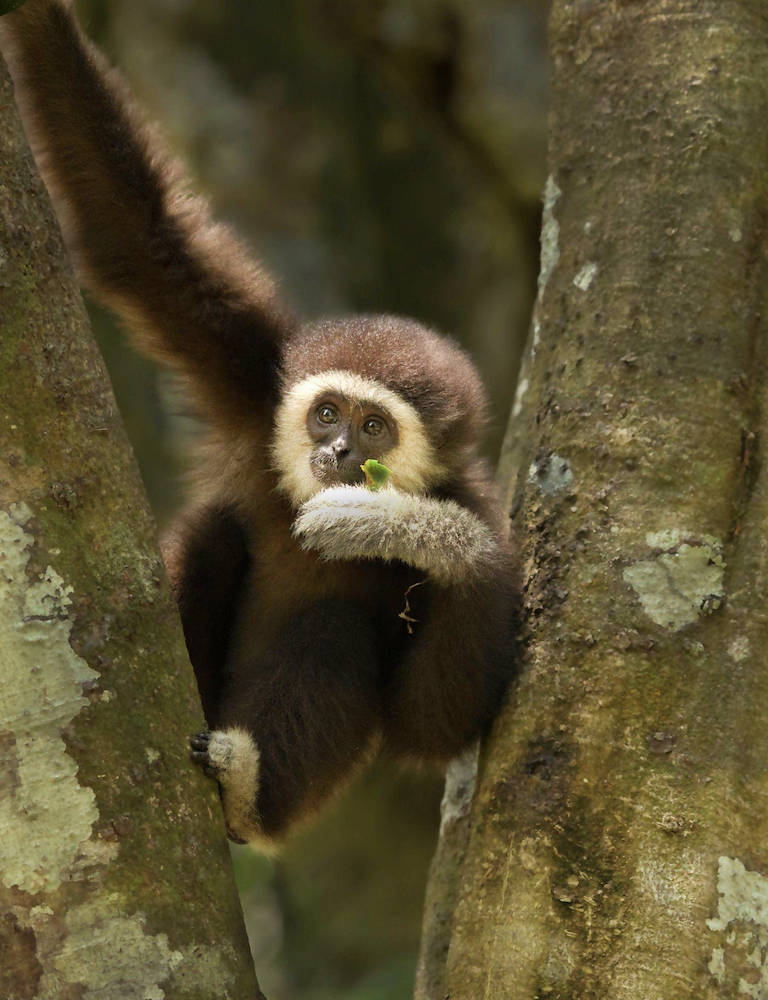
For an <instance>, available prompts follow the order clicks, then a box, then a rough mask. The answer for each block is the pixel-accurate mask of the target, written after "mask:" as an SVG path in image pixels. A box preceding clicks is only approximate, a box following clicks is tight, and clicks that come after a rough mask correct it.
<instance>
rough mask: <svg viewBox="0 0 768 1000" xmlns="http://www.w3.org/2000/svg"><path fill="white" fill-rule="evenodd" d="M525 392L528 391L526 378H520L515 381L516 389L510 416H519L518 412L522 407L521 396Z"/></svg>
mask: <svg viewBox="0 0 768 1000" xmlns="http://www.w3.org/2000/svg"><path fill="white" fill-rule="evenodd" d="M526 392H528V379H527V378H520V379H518V382H517V390H516V392H515V402H514V404H513V406H512V416H513V417H519V416H520V412H521V410H522V409H523V398H524V397H525V394H526Z"/></svg>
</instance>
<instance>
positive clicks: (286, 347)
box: [0, 0, 514, 846]
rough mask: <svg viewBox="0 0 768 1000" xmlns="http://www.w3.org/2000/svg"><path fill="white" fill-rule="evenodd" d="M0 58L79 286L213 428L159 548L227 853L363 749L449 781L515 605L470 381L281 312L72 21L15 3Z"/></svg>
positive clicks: (374, 335) (386, 339)
mask: <svg viewBox="0 0 768 1000" xmlns="http://www.w3.org/2000/svg"><path fill="white" fill-rule="evenodd" d="M0 40H1V41H2V47H3V52H4V54H5V56H6V58H7V61H8V63H9V66H10V68H11V72H12V75H13V78H14V82H15V87H16V92H17V97H18V102H19V106H20V108H21V110H22V114H23V118H24V123H25V127H26V130H27V133H28V135H29V137H30V140H31V142H32V145H33V149H34V152H35V156H36V158H37V162H38V164H39V167H40V170H41V172H42V174H43V176H44V178H45V180H46V183H47V185H48V188H49V190H50V192H51V195H52V197H53V199H54V203H55V205H56V208H57V212H58V214H59V217H60V219H61V222H62V225H63V228H64V232H65V236H66V239H67V243H68V246H69V249H70V251H71V254H72V257H73V259H74V261H75V263H76V266H77V268H78V270H79V273H80V275H81V276H82V280H83V282H84V283H85V284H86V285H87V286H88V287H90V288H91V289H93V291H94V292H95V293H96V294H97V295H98V296H99V297H100V298H102V299H103V300H104V301H106V302H107V303H108V304H109V305H111V306H112V307H113V308H114V309H116V310H117V311H118V312H119V313H121V314H122V315H123V316H124V317H125V318H126V320H127V323H128V326H129V327H130V328H131V329H132V330H133V331H134V332H135V336H136V341H137V343H138V345H139V347H140V348H141V349H143V350H144V351H146V352H147V353H148V354H150V355H152V356H153V357H155V358H158V359H160V361H162V362H165V363H167V364H168V365H171V366H172V367H173V368H175V369H176V370H177V371H178V372H179V373H180V374H181V376H182V377H183V378H184V379H185V381H186V383H187V385H188V390H189V393H190V396H191V398H192V399H193V401H194V403H195V404H196V405H197V407H198V408H199V411H200V412H201V414H202V415H203V416H204V417H205V418H206V419H207V421H208V424H209V426H210V431H209V433H208V435H207V438H206V439H205V441H204V442H203V443H201V445H200V447H199V450H198V454H197V457H196V469H197V474H196V477H195V484H194V486H193V488H192V489H191V492H190V496H189V500H188V505H187V508H186V510H185V511H184V512H183V513H182V514H181V516H180V517H179V519H178V521H177V523H176V525H175V527H174V528H173V530H172V531H171V533H170V537H169V538H168V539H167V540H166V543H165V546H164V553H165V557H166V562H167V566H168V570H169V573H170V576H171V580H172V583H173V586H174V590H175V593H176V596H177V599H178V604H179V608H180V611H181V616H182V622H183V625H184V632H185V636H186V640H187V644H188V647H189V653H190V657H191V660H192V663H193V665H194V669H195V672H196V676H197V681H198V686H199V689H200V695H201V698H202V703H203V710H204V713H205V717H206V721H207V724H208V726H209V729H208V730H207V731H206V732H203V733H198V734H197V735H195V736H193V737H192V738H191V740H190V744H191V754H192V756H193V758H194V759H195V760H196V761H197V762H198V763H200V764H201V765H202V766H203V767H204V768H205V769H206V771H208V772H209V773H210V774H212V775H213V776H215V778H216V779H217V780H218V782H219V787H220V790H221V797H222V801H223V804H224V811H225V815H226V820H227V827H228V831H229V834H230V836H231V837H232V838H233V839H235V840H238V841H253V842H257V843H260V844H261V845H263V846H264V845H266V846H269V845H270V844H274V843H275V842H277V841H279V840H280V839H281V838H282V837H283V835H284V834H285V832H286V830H287V829H288V828H289V827H290V825H291V824H292V823H293V822H295V821H296V820H297V819H298V818H300V817H301V816H303V815H306V814H308V813H310V812H311V811H313V810H314V809H316V808H317V807H318V806H319V805H320V804H321V803H322V802H323V801H324V800H325V799H327V798H328V796H329V794H330V793H331V792H332V791H333V790H334V789H335V788H336V787H337V786H338V785H339V784H340V783H341V782H342V781H343V780H344V779H345V777H347V776H348V775H350V774H351V773H352V772H353V771H354V770H355V769H356V767H358V766H359V764H360V763H361V762H362V761H363V760H365V759H366V758H367V757H368V756H370V754H371V753H372V751H373V750H374V749H376V748H378V747H381V748H382V749H383V751H384V752H387V753H390V754H393V755H396V756H398V757H404V758H415V759H428V760H434V761H439V762H445V761H448V760H450V759H451V758H452V757H454V756H456V755H457V754H459V753H461V752H462V751H463V750H464V749H465V748H466V747H467V746H468V745H470V744H471V743H472V742H473V741H475V740H476V739H477V738H478V737H479V736H480V735H481V734H482V733H483V732H484V731H485V730H486V729H487V727H488V726H489V724H490V722H491V721H492V719H493V717H494V714H495V713H496V711H497V710H498V707H499V704H500V700H501V698H502V695H503V692H504V689H505V686H506V684H507V681H508V678H509V676H510V674H511V672H512V669H513V662H514V654H513V642H512V640H513V628H512V618H513V607H514V588H513V585H512V579H513V574H512V566H511V556H510V552H509V550H508V547H507V543H506V541H505V517H504V512H503V511H502V509H501V507H500V504H499V501H498V499H497V497H496V494H495V492H494V489H493V486H492V481H491V477H490V473H489V470H488V469H487V467H486V465H485V463H484V462H483V461H482V460H481V459H480V458H478V455H477V446H478V441H479V438H480V435H481V432H482V427H483V414H484V410H485V396H484V391H483V388H482V385H481V383H480V379H479V377H478V375H477V372H476V370H475V368H474V366H473V364H472V363H471V361H470V360H469V358H468V357H467V355H466V354H465V353H464V352H463V351H462V350H461V349H460V348H459V347H458V346H457V345H455V344H454V343H453V342H451V341H450V340H449V339H446V338H444V337H442V336H440V335H438V334H437V333H435V332H433V331H431V330H429V329H426V328H424V327H423V326H421V325H419V324H418V323H416V322H413V321H411V320H405V319H400V318H396V317H392V316H359V317H353V318H350V319H336V320H330V321H327V322H321V323H312V324H303V323H301V322H299V321H298V320H297V319H296V318H295V317H294V316H293V315H292V314H291V313H290V312H289V311H287V310H286V309H285V308H284V307H283V306H282V305H281V303H280V302H279V300H278V297H277V295H276V292H275V288H274V285H273V283H272V281H271V279H270V278H269V277H268V275H266V274H265V272H264V271H263V270H262V268H261V267H260V266H259V265H258V264H255V263H253V262H252V261H251V260H249V258H248V255H247V253H246V251H245V249H244V248H243V247H242V246H241V245H240V244H239V243H238V242H237V241H236V240H235V239H234V238H233V237H232V236H231V234H230V233H229V232H228V231H227V230H226V229H224V228H223V227H221V226H219V225H216V224H214V223H212V222H211V221H210V219H209V215H208V210H207V207H206V205H205V204H204V203H203V202H201V201H200V200H199V199H197V198H194V197H192V196H190V194H189V193H188V191H187V190H186V186H185V184H184V181H183V176H182V173H181V171H180V169H179V167H178V166H177V165H176V164H175V163H174V162H173V161H172V160H171V159H170V158H169V157H168V155H167V154H166V153H165V152H164V150H163V148H162V146H161V144H160V143H159V142H158V140H157V138H156V136H155V134H154V132H153V131H152V130H150V129H149V128H148V127H147V126H145V125H144V124H143V123H142V122H141V119H140V116H139V115H138V113H137V111H136V109H135V108H134V107H133V105H132V104H131V101H130V98H129V96H128V94H127V92H126V89H125V86H124V84H123V83H122V81H121V79H120V78H119V77H118V76H117V75H116V74H115V73H114V72H113V71H112V70H110V69H109V67H108V66H107V64H106V62H105V60H104V58H103V56H102V55H101V54H100V53H99V52H98V51H97V50H95V49H94V48H93V46H92V45H90V44H89V42H88V41H87V40H86V39H85V38H84V37H83V35H82V34H81V32H80V31H79V29H78V27H77V24H76V22H75V20H74V17H73V14H72V10H71V7H70V3H69V0H26V3H24V4H23V5H22V6H21V7H20V8H19V9H18V10H16V11H14V12H13V13H10V14H8V15H6V16H4V17H3V18H2V20H0ZM370 458H375V459H377V460H380V461H381V462H382V463H383V464H385V465H386V466H387V467H388V468H389V469H390V470H391V476H390V478H389V480H388V482H387V484H386V486H385V488H382V489H380V490H377V491H373V490H370V489H367V488H366V485H365V483H364V477H363V472H362V470H361V465H362V464H363V463H365V462H366V461H367V460H368V459H370Z"/></svg>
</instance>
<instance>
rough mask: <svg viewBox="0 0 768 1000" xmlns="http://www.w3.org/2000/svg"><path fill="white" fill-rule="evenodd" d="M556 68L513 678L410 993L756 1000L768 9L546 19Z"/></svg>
mask: <svg viewBox="0 0 768 1000" xmlns="http://www.w3.org/2000/svg"><path fill="white" fill-rule="evenodd" d="M551 52H552V58H553V69H554V80H553V83H554V93H553V117H552V129H551V144H550V167H551V176H550V179H549V181H548V184H547V191H546V199H545V216H544V226H543V234H542V273H541V278H540V283H539V299H538V302H537V307H536V312H535V316H534V324H533V334H532V344H531V349H530V353H529V357H528V360H527V363H526V366H525V368H524V371H523V376H522V378H521V382H520V385H519V390H518V397H517V402H516V405H515V414H514V417H513V422H512V426H511V430H510V433H509V435H508V439H507V446H506V451H505V456H504V462H503V466H502V468H503V470H504V475H506V476H509V477H512V476H513V474H514V472H515V470H517V473H518V474H517V476H516V479H515V482H514V483H512V482H511V481H510V487H511V488H510V493H512V492H513V491H514V499H513V500H512V502H511V513H512V525H513V533H514V536H515V538H516V540H517V545H518V547H519V550H520V566H521V571H522V578H523V586H524V616H525V638H526V654H525V661H524V664H523V667H522V673H521V677H520V680H519V683H518V685H517V686H516V688H515V690H514V691H513V692H512V695H511V697H510V699H509V703H508V705H507V707H506V709H505V711H504V713H503V715H502V716H501V718H500V719H499V720H498V724H497V725H496V727H495V730H494V733H493V735H492V738H491V739H490V741H489V743H488V745H487V746H486V747H485V748H484V753H483V755H482V757H481V765H480V769H479V774H478V780H477V790H476V793H475V797H474V801H473V804H472V808H471V813H470V816H469V820H461V819H460V818H459V819H458V820H457V819H456V818H455V813H454V814H451V816H449V820H450V822H449V824H448V827H449V829H452V830H453V833H454V835H455V827H454V826H452V824H453V823H455V822H459V823H464V827H465V830H466V831H468V836H466V837H465V838H464V841H463V843H461V844H460V845H459V848H457V847H456V844H455V843H454V844H453V845H452V846H451V845H450V844H449V845H448V846H447V847H446V849H445V853H446V855H447V858H448V860H447V861H444V862H442V864H438V873H437V874H438V876H441V877H443V878H444V877H445V872H446V867H450V864H451V862H453V861H455V859H456V857H457V856H459V857H460V856H463V858H464V860H463V864H461V869H460V876H459V879H460V885H459V887H458V889H456V887H455V885H454V887H453V889H452V890H451V891H452V892H453V894H454V896H455V897H456V898H458V903H457V904H456V905H455V906H454V907H453V908H452V909H451V911H450V912H449V914H448V915H447V916H446V914H445V913H442V929H440V928H436V927H435V924H434V921H433V922H432V923H428V930H429V931H430V935H431V936H430V937H428V941H429V943H430V949H431V950H425V954H424V956H423V963H422V982H421V985H420V988H419V989H420V992H419V996H420V997H422V998H425V997H430V1000H438V998H439V1000H442V998H443V997H444V996H450V997H451V1000H478V998H481V997H482V998H489V1000H490V998H504V1000H518V998H519V1000H533V998H535V997H542V998H543V997H552V998H562V1000H566V998H567V1000H577V998H587V997H589V998H592V1000H594V998H602V997H604V998H606V1000H607V998H609V997H610V998H611V1000H649V998H653V1000H672V998H677V997H682V996H686V997H697V998H706V997H711V998H719V997H736V996H743V997H755V998H765V997H768V957H767V952H766V945H768V836H767V835H766V834H767V833H768V812H767V810H766V802H767V801H768V753H767V752H766V748H767V747H768V740H767V739H766V732H768V670H767V669H766V650H768V613H767V612H766V609H767V608H768V461H767V459H768V454H766V451H767V450H768V414H767V413H766V408H765V393H766V388H767V386H768V379H767V378H766V332H767V327H766V317H767V316H768V254H767V252H766V251H767V249H768V247H767V236H768V234H767V232H766V222H767V220H768V127H766V123H767V122H768V11H767V10H766V6H765V4H764V3H762V2H760V0H734V2H732V3H729V4H722V3H719V2H717V0H648V2H646V3H643V4H630V3H624V2H618V0H617V2H608V3H602V4H594V3H592V2H591V0H556V2H555V4H554V9H553V15H552V21H551ZM449 881H450V880H449ZM434 885H436V886H437V885H438V883H437V882H435V883H434ZM438 891H439V886H438Z"/></svg>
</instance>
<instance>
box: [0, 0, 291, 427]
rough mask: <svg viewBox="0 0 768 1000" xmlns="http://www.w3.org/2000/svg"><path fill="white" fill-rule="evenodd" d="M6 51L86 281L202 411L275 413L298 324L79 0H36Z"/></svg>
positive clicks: (15, 19) (9, 23)
mask: <svg viewBox="0 0 768 1000" xmlns="http://www.w3.org/2000/svg"><path fill="white" fill-rule="evenodd" d="M0 2H4V3H8V2H9V0H0ZM0 48H2V52H3V55H4V56H5V57H6V60H7V61H8V64H9V67H10V70H11V73H12V76H13V79H14V84H15V86H16V93H17V97H18V103H19V107H20V109H21V112H22V117H23V120H24V125H25V128H26V131H27V134H28V136H29V137H30V141H31V143H32V147H33V151H34V153H35V157H36V159H37V163H38V166H39V168H40V170H41V173H42V175H43V178H44V180H45V182H46V184H47V185H48V188H49V190H50V192H51V195H52V197H53V200H54V204H55V207H56V209H57V212H58V214H59V218H60V219H61V222H62V226H63V229H64V234H65V237H66V240H67V243H68V247H69V249H70V252H71V253H72V256H73V259H74V262H75V265H76V267H77V269H78V273H79V274H80V276H81V278H82V280H83V281H84V283H85V284H86V285H88V286H89V287H90V288H91V289H93V291H94V293H95V294H96V295H97V296H98V297H100V298H101V299H102V300H104V301H106V303H107V304H109V305H112V306H113V307H114V308H116V309H117V310H118V311H119V312H120V313H121V314H122V315H123V316H124V317H125V319H126V320H127V322H128V324H129V326H130V327H131V329H132V330H133V331H134V332H135V335H136V340H137V342H138V344H139V346H140V347H141V348H143V349H144V350H145V351H146V353H148V354H150V355H152V356H154V357H156V358H158V359H159V360H161V361H163V362H165V363H167V364H170V365H171V366H173V367H174V368H176V369H177V370H179V371H180V372H181V373H182V374H183V375H185V376H186V377H187V378H188V380H189V381H190V383H191V386H192V390H193V395H194V398H195V400H196V402H197V404H198V405H199V407H200V409H201V411H202V412H203V415H204V416H206V417H208V418H209V419H212V420H213V421H215V422H217V423H219V424H223V425H225V426H228V425H233V424H234V425H235V426H236V427H237V426H239V425H242V424H243V423H247V422H251V421H252V420H253V417H254V415H256V414H259V411H261V413H262V414H263V411H264V410H265V409H266V410H269V411H271V408H272V407H273V406H274V403H275V400H276V398H277V391H278V390H277V377H278V367H279V362H280V358H281V355H282V350H283V343H284V341H285V339H286V338H287V337H288V336H290V334H291V333H292V332H293V329H294V323H293V320H292V319H291V318H290V317H289V316H288V315H287V314H286V313H285V312H284V311H283V310H282V309H281V308H280V306H279V305H278V303H277V299H276V294H275V287H274V284H273V282H272V280H271V278H270V277H269V276H268V275H267V274H266V273H265V272H264V271H263V270H262V268H261V267H260V266H259V265H258V264H256V263H254V262H253V261H251V260H250V259H249V256H248V254H247V252H246V250H245V248H244V247H243V246H242V245H241V244H240V243H238V242H237V241H236V240H235V239H234V238H233V237H232V235H231V234H230V233H229V232H228V231H227V229H226V228H225V227H223V226H220V225H217V224H215V223H213V222H212V221H211V219H210V216H209V213H208V208H207V205H206V204H205V202H204V201H203V200H202V199H200V198H197V197H193V196H192V195H190V194H189V192H188V190H187V185H186V182H185V179H184V177H183V173H182V171H181V169H180V168H179V166H178V165H177V164H176V163H175V162H174V161H173V160H172V159H171V158H170V157H169V156H168V155H167V154H166V152H165V150H164V149H163V147H162V145H161V143H160V142H159V141H158V138H157V136H156V134H155V132H154V130H152V129H150V128H148V127H147V126H146V125H144V124H143V123H142V121H141V117H140V115H139V113H138V111H137V109H136V108H135V107H134V106H133V104H132V102H131V100H130V97H129V95H128V92H127V89H126V87H125V85H124V83H123V81H122V80H121V79H120V77H119V76H118V75H117V74H116V73H115V72H114V71H112V70H110V69H109V67H108V65H107V63H106V61H105V59H104V57H103V56H102V55H101V53H100V52H98V51H97V50H96V49H95V48H94V47H93V46H92V45H90V44H89V43H88V42H87V41H86V39H85V38H84V37H83V35H82V33H81V32H80V30H79V29H78V27H77V24H76V22H75V20H74V16H73V13H72V9H71V6H70V4H69V3H68V2H66V0H26V2H25V3H24V4H23V6H21V7H19V8H18V9H17V10H15V11H14V12H13V13H9V14H7V15H6V16H4V17H3V18H2V21H0Z"/></svg>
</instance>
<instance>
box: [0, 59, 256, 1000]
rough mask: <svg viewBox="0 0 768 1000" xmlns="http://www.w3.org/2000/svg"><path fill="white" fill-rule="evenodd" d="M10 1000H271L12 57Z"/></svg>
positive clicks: (4, 817)
mask: <svg viewBox="0 0 768 1000" xmlns="http://www.w3.org/2000/svg"><path fill="white" fill-rule="evenodd" d="M0 691H1V692H2V693H1V694H0V955H2V959H0V995H2V996H3V997H6V998H8V1000H32V998H39V1000H75V998H94V1000H95V998H99V1000H101V998H104V1000H107V998H109V1000H114V998H118V997H119V998H120V1000H146V998H161V997H166V998H168V1000H170V998H179V1000H181V998H184V1000H214V998H215V1000H222V998H225V997H229V998H232V1000H254V998H256V997H258V996H261V994H260V993H259V991H258V985H257V983H256V979H255V977H254V974H253V968H252V964H251V961H250V956H249V952H248V945H247V941H246V937H245V933H244V929H243V925H242V917H241V914H240V907H239V903H238V899H237V896H236V893H235V887H234V882H233V879H232V876H231V870H230V865H229V859H228V855H227V847H226V840H225V837H224V830H223V823H222V820H221V818H220V812H219V807H218V801H217V796H216V792H215V789H214V788H213V786H212V785H211V783H210V782H207V781H206V780H205V779H204V778H203V777H202V775H201V774H200V773H199V772H198V771H197V770H195V769H193V768H192V766H191V764H190V763H189V761H188V759H187V751H186V738H187V736H188V734H189V733H190V732H193V731H194V730H195V729H196V728H199V727H200V725H201V723H202V714H201V710H200V707H199V702H198V697H197V691H196V688H195V683H194V678H193V675H192V670H191V667H190V665H189V661H188V659H187V654H186V650H185V647H184V641H183V637H182V634H181V628H180V624H179V621H178V616H177V614H176V610H175V607H174V603H173V600H172V597H171V594H170V592H169V588H168V583H167V581H166V578H165V574H164V571H163V567H162V563H161V561H160V557H159V555H158V550H157V546H156V542H155V539H154V537H153V529H152V520H151V517H150V515H149V512H148V508H147V505H146V502H145V500H144V498H143V495H142V490H141V487H140V484H139V480H138V476H137V472H136V469H135V465H134V462H133V458H132V456H131V453H130V449H129V447H128V444H127V442H126V439H125V436H124V434H123V430H122V426H121V423H120V420H119V417H118V415H117V412H116V409H115V406H114V402H113V399H112V395H111V391H110V388H109V383H108V380H107V378H106V375H105V373H104V368H103V366H102V362H101V359H100V357H99V355H98V352H97V351H96V349H95V347H94V344H93V342H92V340H91V338H90V335H89V330H88V325H87V321H86V318H85V312H84V309H83V306H82V302H81V300H80V296H79V293H78V290H77V285H76V283H75V280H74V278H73V276H72V273H71V271H70V268H69V266H68V263H67V259H66V256H65V253H64V249H63V246H62V243H61V239H60V235H59V231H58V227H57V225H56V221H55V219H54V216H53V213H52V210H51V207H50V204H49V202H48V198H47V195H46V193H45V190H44V188H43V185H42V182H41V181H40V180H39V178H38V176H37V174H36V172H35V170H34V164H33V162H32V158H31V156H30V154H29V150H28V148H27V146H26V142H25V139H24V136H23V134H22V131H21V127H20V123H19V119H18V116H17V114H16V110H15V106H14V103H13V93H12V87H11V83H10V79H9V77H8V75H7V73H6V71H5V67H4V66H2V63H1V62H0Z"/></svg>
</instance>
